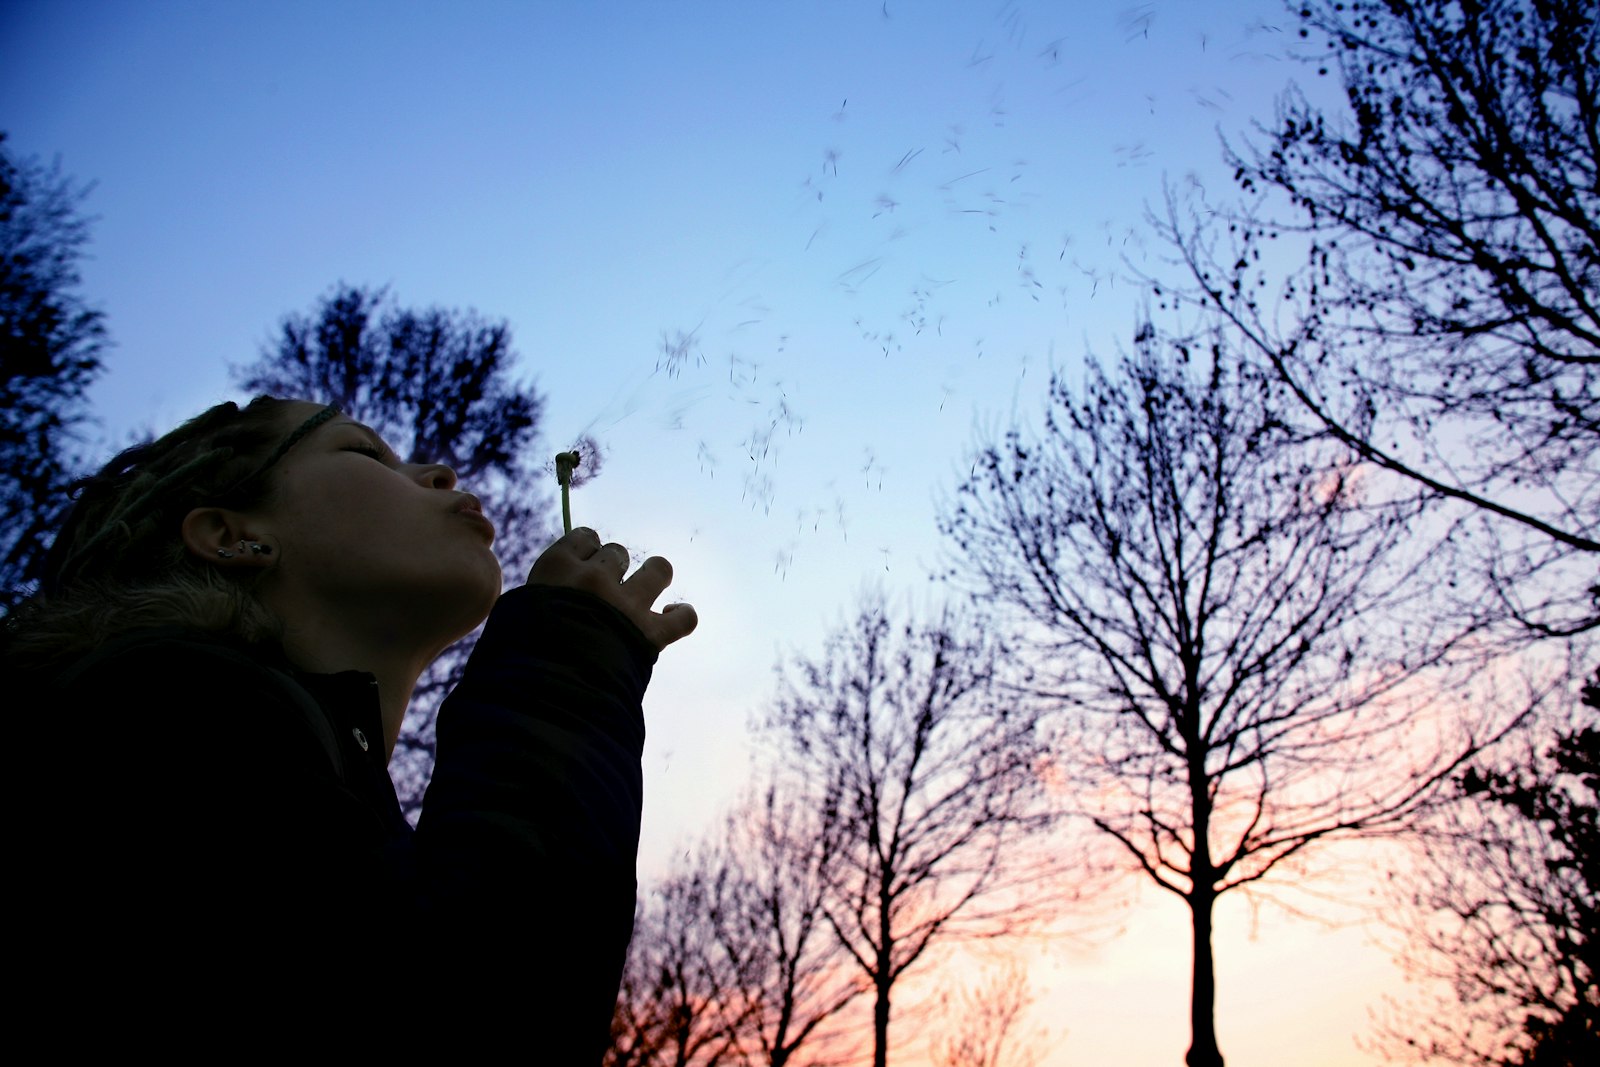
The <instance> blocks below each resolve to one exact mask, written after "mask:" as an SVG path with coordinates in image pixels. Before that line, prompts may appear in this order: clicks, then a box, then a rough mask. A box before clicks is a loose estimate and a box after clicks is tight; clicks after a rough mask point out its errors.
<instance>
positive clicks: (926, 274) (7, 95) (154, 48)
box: [0, 0, 1398, 1067]
mask: <svg viewBox="0 0 1600 1067" xmlns="http://www.w3.org/2000/svg"><path fill="white" fill-rule="evenodd" d="M1296 43H1297V42H1296V40H1295V25H1294V20H1293V17H1292V16H1291V15H1289V14H1287V13H1285V11H1284V10H1283V8H1282V7H1281V5H1280V4H1278V3H1276V2H1274V0H1227V2H1213V3H1206V4H1194V3H1181V2H1178V0H1150V2H1145V3H1128V4H1113V5H1097V4H1088V3H1027V2H1014V3H1013V2H1006V3H1000V2H985V0H973V2H966V3H956V2H933V0H930V2H922V3H912V2H909V0H887V2H883V0H873V2H857V3H846V2H839V0H819V2H814V3H798V2H795V3H778V2H754V3H753V2H749V0H745V2H737V3H735V2H728V3H722V2H707V0H683V2H665V0H663V2H648V3H647V2H641V0H632V2H609V0H607V2H596V3H583V4H580V3H576V2H554V0H552V2H525V3H513V2H507V0H496V2H490V0H469V2H461V3H452V4H445V3H419V2H387V3H377V2H365V0H344V2H337V3H335V2H325V3H310V2H303V0H301V2H296V0H289V2H284V3H276V4H270V5H267V4H246V3H222V2H215V3H195V2H163V0H146V2H139V3H134V2H123V0H98V2H87V0H50V2H45V0H0V130H4V131H5V132H6V133H7V134H8V135H9V136H8V145H9V147H10V150H11V151H12V152H14V153H16V154H19V155H32V156H38V157H41V158H44V159H57V158H58V159H59V161H60V164H61V167H62V169H63V171H64V172H65V173H67V174H70V175H72V176H74V177H76V178H78V179H81V180H84V181H88V182H92V183H93V189H92V192H91V194H90V196H89V199H88V201H87V204H86V209H87V211H88V213H89V214H90V215H91V216H93V218H94V224H93V240H92V244H91V246H90V249H89V253H90V259H89V260H88V262H86V263H85V264H84V269H83V292H84V294H85V295H86V296H87V297H88V298H89V299H90V300H91V301H92V302H93V303H95V304H96V305H97V306H99V307H100V308H102V309H103V310H104V312H105V314H106V317H107V324H108V326H109V329H110V333H111V336H112V339H113V341H114V343H115V347H114V348H113V349H112V350H111V351H110V352H109V353H108V354H107V357H106V365H107V371H106V373H105V375H104V376H103V378H102V379H101V380H100V382H99V383H98V384H97V385H96V387H95V389H94V392H93V394H92V402H93V404H94V407H95V409H96V413H97V415H98V416H99V418H100V420H101V421H100V423H99V426H98V431H97V432H98V433H100V434H101V435H102V436H103V438H104V440H105V441H106V442H107V444H106V447H105V450H106V451H107V452H109V451H110V450H111V448H112V445H113V444H114V443H118V442H122V441H124V440H125V439H126V438H127V437H128V435H130V434H133V433H136V432H138V431H140V430H145V429H165V428H168V427H170V426H172V425H175V424H176V423H177V422H178V421H180V420H182V419H183V418H185V417H187V416H189V415H191V414H194V413H196V412H198V411H200V410H201V409H203V408H205V407H207V406H209V405H211V404H213V403H215V402H217V401H219V400H222V399H231V398H237V396H238V394H237V393H236V391H235V390H234V389H233V388H232V385H231V382H230V378H229V369H230V366H236V365H239V364H243V363H247V362H249V361H251V360H253V359H254V358H255V357H256V356H257V355H258V354H259V353H260V351H261V350H262V348H263V346H264V345H265V344H267V343H268V342H269V340H270V338H271V337H272V335H273V333H274V330H275V328H276V327H277V325H278V324H279V323H280V321H281V320H282V318H283V316H284V315H286V314H288V313H291V312H306V311H309V310H310V309H311V308H312V307H313V306H314V304H315V302H316V300H317V299H318V298H319V297H320V296H322V295H324V294H325V293H326V292H327V291H328V290H329V289H330V288H331V287H332V286H333V285H334V284H335V283H338V282H348V283H352V284H358V285H381V286H388V287H389V289H390V291H391V293H392V294H393V296H394V297H395V298H396V299H397V300H398V301H399V302H400V303H401V304H404V305H409V306H429V305H438V306H444V307H452V308H474V309H476V310H477V311H479V312H480V313H482V314H483V315H485V316H488V317H491V318H495V319H505V320H507V321H508V322H509V323H510V324H511V327H512V330H513V334H514V337H515V341H516V348H517V351H518V352H519V354H520V364H519V366H520V370H521V372H522V373H523V374H525V375H526V376H527V379H528V380H531V381H533V382H535V383H536V385H537V387H538V388H539V390H541V391H542V392H543V393H544V394H545V396H546V397H547V399H548V408H547V416H546V426H545V435H544V438H545V441H546V442H547V444H548V447H549V450H550V452H551V453H552V454H553V453H554V452H555V451H557V450H559V449H561V448H564V447H566V446H567V445H568V444H569V443H570V442H572V441H573V440H575V439H577V438H578V437H579V436H581V435H584V434H591V435H593V436H594V437H595V438H597V439H598V440H599V441H600V442H601V443H602V445H603V447H604V449H605V459H604V466H603V469H602V471H601V474H600V475H599V477H597V478H596V479H595V480H594V481H593V482H591V483H589V484H588V485H586V486H584V487H582V488H581V489H579V490H578V491H576V492H575V494H574V497H573V511H574V517H575V521H577V522H579V523H582V524H587V525H592V526H594V527H596V528H597V529H599V530H600V532H601V533H602V534H603V535H604V536H605V537H606V538H607V539H613V540H618V541H621V542H623V543H624V544H626V545H628V546H629V548H630V549H632V550H633V551H634V554H635V556H636V558H643V556H644V555H646V554H652V553H659V554H661V555H665V556H667V557H668V558H669V559H670V560H671V561H672V562H673V564H674V566H675V569H676V573H677V581H676V583H675V585H674V588H673V590H672V594H673V596H674V597H677V598H681V599H684V600H688V601H690V602H691V603H693V604H695V605H696V607H697V609H698V612H699V615H700V619H701V625H700V629H699V631H698V632H697V633H696V634H695V635H694V636H693V637H692V638H690V639H689V640H687V641H685V642H683V643H682V644H681V645H678V646H674V647H672V648H671V649H669V650H668V651H667V652H666V653H665V654H664V655H663V657H662V661H661V663H660V664H659V665H658V667H657V670H656V680H655V682H654V683H653V686H652V689H651V692H650V695H649V697H648V699H647V704H646V712H647V719H648V723H649V731H650V739H649V743H648V750H647V752H646V757H645V760H646V765H645V774H646V791H647V801H646V814H645V826H644V842H643V845H642V847H641V857H640V866H641V873H642V875H643V876H644V877H645V879H646V880H648V879H649V878H650V877H651V876H653V875H655V874H659V873H660V872H661V871H663V870H664V869H665V868H666V866H667V864H668V863H669V862H670V860H671V858H672V857H673V856H674V855H676V854H678V853H679V852H681V851H682V850H684V849H686V848H687V847H689V846H690V843H691V842H692V840H693V838H694V837H695V835H697V834H698V833H700V832H701V831H702V830H703V829H705V828H707V827H709V826H710V825H711V824H712V822H713V821H714V819H715V818H716V815H717V813H718V812H719V811H720V810H721V808H722V806H724V805H725V804H727V803H729V802H730V801H731V800H732V799H733V797H734V795H735V793H736V792H737V790H738V788H739V786H740V785H741V784H742V783H743V781H744V776H745V773H746V769H747V765H748V759H749V757H748V753H747V750H746V725H747V723H748V722H749V720H750V718H751V716H752V715H753V714H755V713H757V712H758V711H759V710H760V709H761V707H762V706H763V704H764V702H765V701H766V700H767V699H768V698H769V697H770V695H771V693H772V688H773V669H774V666H775V665H776V664H778V663H779V662H780V661H782V660H784V659H785V658H787V657H791V656H793V655H796V654H802V655H804V654H809V653H814V652H815V651H816V650H818V649H819V648H820V644H821V641H822V638H823V636H824V635H825V634H826V633H827V632H828V630H829V629H830V628H831V627H834V626H837V625H839V624H840V623H842V622H843V621H845V620H846V619H847V618H848V617H849V616H850V615H851V614H852V610H853V608H854V607H855V606H856V605H857V604H858V603H859V602H860V597H861V596H862V595H863V594H864V593H865V592H867V591H869V590H882V591H883V592H885V593H887V594H888V595H890V596H891V597H894V598H898V599H899V602H901V603H903V604H906V605H916V606H924V607H925V606H927V605H929V604H932V603H934V602H935V601H936V600H937V599H938V598H939V597H941V596H944V595H947V591H946V589H945V588H944V587H942V586H941V585H939V584H938V583H937V582H935V581H933V580H932V578H933V576H934V575H935V574H937V573H938V572H939V571H940V570H941V569H943V568H944V567H945V566H946V565H948V563H949V562H950V555H949V552H948V550H947V548H946V546H945V545H943V544H942V543H941V541H940V538H939V535H938V532H937V528H936V517H937V515H938V512H939V508H940V506H941V501H943V500H945V499H947V498H948V496H949V494H951V493H952V492H953V491H954V489H955V487H956V486H957V485H958V484H959V483H960V480H961V478H962V477H963V475H964V474H965V473H966V472H967V471H968V470H969V469H970V458H969V457H970V453H971V451H972V449H973V448H974V447H975V445H976V443H978V442H980V441H982V440H986V439H989V438H992V437H993V436H995V435H996V434H997V433H998V432H1000V431H1001V430H1003V428H1004V427H1006V426H1007V425H1010V424H1011V423H1012V422H1013V421H1015V420H1019V419H1021V420H1027V419H1030V418H1033V417H1035V416H1037V414H1038V412H1039V411H1040V410H1041V404H1042V399H1043V387H1044V386H1045V384H1046V383H1047V381H1048V379H1049V375H1050V374H1051V373H1052V372H1053V371H1058V372H1060V373H1063V374H1066V375H1068V376H1069V377H1070V376H1073V375H1075V374H1076V373H1077V372H1078V370H1079V368H1081V366H1082V361H1083V358H1084V356H1085V354H1086V353H1091V352H1092V353H1096V354H1098V355H1100V356H1102V357H1111V356H1114V355H1115V353H1116V351H1117V346H1118V344H1119V343H1123V342H1125V341H1126V340H1127V339H1128V338H1131V336H1132V332H1133V328H1134V323H1135V320H1136V318H1137V316H1138V313H1139V310H1140V307H1141V292H1140V290H1139V287H1138V286H1137V285H1135V284H1133V283H1132V282H1130V281H1129V278H1130V276H1131V275H1132V273H1134V272H1135V271H1140V270H1143V271H1159V270H1161V269H1163V267H1162V264H1161V262H1160V256H1161V249H1160V247H1159V246H1158V245H1156V244H1155V243H1153V242H1152V240H1151V239H1150V236H1149V231H1148V228H1147V227H1146V226H1145V224H1144V218H1145V215H1146V213H1147V212H1148V211H1150V210H1159V209H1160V205H1161V203H1162V198H1163V189H1164V188H1165V187H1167V186H1171V187H1173V188H1177V189H1182V190H1193V189H1195V188H1197V187H1198V188H1200V189H1203V190H1204V191H1205V192H1206V193H1207V194H1208V195H1210V196H1213V197H1217V198H1225V197H1226V196H1228V195H1229V193H1230V174H1229V171H1228V170H1227V168H1226V167H1225V166H1224V165H1223V164H1222V162H1221V151H1220V138H1222V137H1224V136H1226V137H1229V138H1232V139H1234V140H1235V141H1237V140H1238V139H1239V138H1241V137H1246V136H1248V135H1249V131H1250V127H1251V123H1252V121H1253V120H1255V121H1261V122H1264V123H1267V124H1269V125H1270V119H1271V115H1272V113H1273V103H1274V99H1275V97H1276V96H1277V94H1279V93H1281V92H1282V91H1283V90H1284V89H1285V87H1286V86H1287V85H1288V84H1289V83H1290V82H1291V81H1298V82H1299V83H1300V84H1301V85H1302V86H1303V87H1304V88H1305V89H1306V90H1307V91H1308V92H1310V93H1312V94H1313V95H1315V94H1318V93H1322V94H1326V93H1328V92H1329V86H1328V85H1327V84H1326V83H1325V82H1322V83H1318V82H1317V79H1315V77H1314V74H1313V72H1311V71H1310V70H1308V69H1307V68H1305V67H1304V66H1303V65H1301V64H1300V63H1298V62H1296V61H1295V60H1294V59H1293V57H1292V56H1291V54H1290V53H1291V50H1292V48H1293V47H1295V45H1296ZM469 488H470V487H469ZM1120 921H1121V923H1122V924H1123V925H1124V926H1125V927H1126V931H1127V932H1126V933H1125V934H1123V935H1122V936H1121V937H1118V938H1115V939H1110V940H1105V941H1103V942H1100V943H1097V944H1096V945H1095V946H1093V947H1086V946H1084V945H1082V944H1078V943H1076V942H1072V943H1068V942H1062V943H1060V944H1052V945H1050V946H1045V947H1042V948H1041V949H1040V950H1039V952H1038V953H1037V954H1036V956H1035V957H1034V958H1033V966H1032V969H1031V972H1030V977H1031V981H1032V988H1033V991H1034V993H1035V995H1036V996H1037V997H1038V1004H1037V1005H1036V1008H1035V1012H1034V1017H1035V1022H1036V1023H1037V1024H1038V1025H1040V1026H1046V1027H1048V1029H1049V1031H1050V1034H1051V1037H1050V1046H1049V1053H1048V1055H1047V1056H1046V1058H1045V1060H1044V1062H1045V1063H1046V1064H1048V1065H1062V1064H1067V1063H1119V1064H1134V1065H1138V1064H1147V1063H1148V1064H1157V1063H1176V1062H1179V1061H1180V1060H1181V1057H1182V1054H1183V1050H1184V1049H1185V1047H1186V1046H1187V1040H1188V1035H1187V999H1186V998H1187V988H1188V977H1187V976H1188V960H1189V953H1188V933H1187V919H1186V914H1185V913H1184V911H1183V909H1182V907H1181V905H1180V904H1179V903H1178V902H1177V901H1176V900H1175V899H1157V894H1156V892H1155V891H1154V890H1149V889H1147V890H1145V891H1142V892H1140V893H1137V894H1136V895H1135V898H1134V899H1133V901H1132V903H1131V904H1130V905H1129V906H1128V908H1127V909H1126V910H1125V912H1124V913H1122V916H1121V920H1120ZM1218 930H1219V932H1218V936H1217V944H1218V946H1219V953H1218V955H1219V972H1220V973H1219V988H1220V994H1219V1005H1218V1013H1217V1016H1218V1028H1219V1032H1220V1035H1221V1039H1222V1047H1223V1050H1224V1052H1225V1053H1226V1054H1227V1055H1228V1060H1229V1063H1230V1064H1233V1065H1238V1067H1267V1065H1275V1064H1282V1063H1289V1062H1292V1063H1296V1064H1305V1065H1326V1067H1334V1065H1346V1064H1362V1063H1368V1062H1372V1061H1373V1058H1372V1057H1371V1055H1370V1054H1368V1053H1366V1052H1364V1051H1362V1050H1361V1049H1359V1048H1358V1047H1357V1045H1356V1043H1355V1037H1356V1036H1357V1035H1360V1034H1364V1033H1365V1032H1366V1031H1367V1029H1368V1012H1369V1010H1370V1009H1375V1008H1376V1007H1378V1006H1379V1001H1380V995H1381V993H1382V992H1383V991H1385V990H1391V989H1395V988H1397V982H1398V978H1397V975H1396V972H1395V971H1394V968H1393V967H1392V965H1391V964H1390V963H1389V956H1388V953H1387V951H1386V950H1385V949H1383V948H1382V947H1380V946H1378V945H1376V944H1375V943H1374V937H1375V935H1374V934H1373V932H1372V931H1370V930H1368V929H1367V928H1365V927H1363V926H1361V925H1359V924H1352V923H1348V922H1347V923H1345V924H1343V925H1327V924H1319V923H1316V922H1310V921H1306V920H1303V919H1290V918H1287V917H1286V916H1285V915H1284V914H1283V913H1281V912H1279V911H1277V910H1275V909H1273V908H1271V907H1267V908H1264V909H1253V908H1252V907H1251V905H1250V904H1249V902H1247V901H1243V900H1239V901H1225V902H1224V903H1223V905H1222V906H1221V909H1220V912H1219V919H1218ZM1312 961H1314V963H1313V962H1312ZM946 977H948V976H941V975H940V974H936V973H935V974H929V975H926V976H924V982H925V983H926V984H925V985H924V986H922V987H920V988H923V989H926V988H931V987H932V986H935V985H937V984H938V983H939V982H940V981H941V980H944V978H946ZM910 980H911V979H909V978H908V981H910ZM909 988H912V987H908V989H909ZM906 1051H907V1053H908V1058H906V1059H897V1061H896V1062H905V1063H914V1062H917V1061H916V1059H915V1053H916V1052H917V1046H916V1044H915V1042H914V1041H908V1044H907V1046H906Z"/></svg>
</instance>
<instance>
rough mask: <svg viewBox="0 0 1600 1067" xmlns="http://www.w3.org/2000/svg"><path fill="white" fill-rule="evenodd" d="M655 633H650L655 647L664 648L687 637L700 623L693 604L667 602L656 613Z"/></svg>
mask: <svg viewBox="0 0 1600 1067" xmlns="http://www.w3.org/2000/svg"><path fill="white" fill-rule="evenodd" d="M656 618H657V619H658V620H659V621H658V622H657V624H656V633H655V634H654V635H652V636H653V637H654V639H655V642H656V647H657V648H666V647H667V646H668V645H670V644H672V642H674V641H677V640H679V639H681V638H685V637H688V636H689V635H690V634H692V633H694V628H695V627H696V626H699V625H700V616H699V615H698V614H697V613H696V612H695V610H694V605H693V604H668V605H667V606H666V607H664V608H662V609H661V614H659V615H657V616H656Z"/></svg>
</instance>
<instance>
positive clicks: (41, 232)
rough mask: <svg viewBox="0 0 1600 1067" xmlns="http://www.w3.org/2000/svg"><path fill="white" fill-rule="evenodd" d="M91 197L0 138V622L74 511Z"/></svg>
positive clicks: (88, 353)
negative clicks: (83, 266)
mask: <svg viewBox="0 0 1600 1067" xmlns="http://www.w3.org/2000/svg"><path fill="white" fill-rule="evenodd" d="M88 192H89V189H88V187H87V186H80V185H78V184H76V183H75V182H73V181H72V180H71V179H70V178H68V177H67V176H65V175H63V174H62V173H61V168H60V165H59V164H56V165H54V166H49V167H47V166H44V165H43V164H41V163H40V162H38V161H37V160H33V159H18V158H15V157H13V155H12V154H11V151H10V150H9V149H8V148H7V147H6V145H5V135H4V134H3V133H0V619H3V618H4V617H5V616H6V615H7V614H8V613H9V612H10V610H11V608H12V607H14V606H15V605H16V604H17V602H18V601H20V600H21V599H22V597H23V596H25V595H26V594H27V593H28V591H29V590H30V588H31V586H32V584H33V583H34V582H35V581H36V580H37V579H38V577H39V568H40V566H41V565H42V564H43V562H44V554H45V552H46V551H47V550H48V549H49V547H50V543H51V541H53V540H54V536H55V531H56V529H57V528H59V526H60V525H61V521H62V519H63V518H64V516H65V514H66V510H67V508H68V506H69V505H70V500H69V498H68V493H67V488H68V486H69V485H70V483H71V482H72V479H73V478H74V477H76V475H77V472H78V469H79V466H80V464H79V460H78V457H77V456H76V455H75V447H74V446H75V441H74V433H75V431H76V430H77V429H78V427H80V426H81V425H82V424H83V423H84V421H85V420H86V419H87V418H88V399H87V392H88V389H89V386H90V385H91V384H92V383H93V382H94V380H95V378H96V377H98V376H99V374H100V370H101V363H100V355H101V353H102V352H103V351H104V350H105V346H106V329H105V317H104V315H103V314H102V313H101V312H100V311H99V310H98V309H95V308H93V307H91V306H89V304H88V303H87V302H86V301H85V300H84V298H83V296H82V295H81V294H80V293H79V291H78V287H79V285H80V284H81V279H80V277H79V274H78V264H79V262H80V261H81V260H82V258H83V255H84V245H86V244H87V243H88V241H89V220H88V219H87V218H86V217H85V216H84V215H83V213H82V209H83V201H84V198H85V197H86V196H87V195H88Z"/></svg>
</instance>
